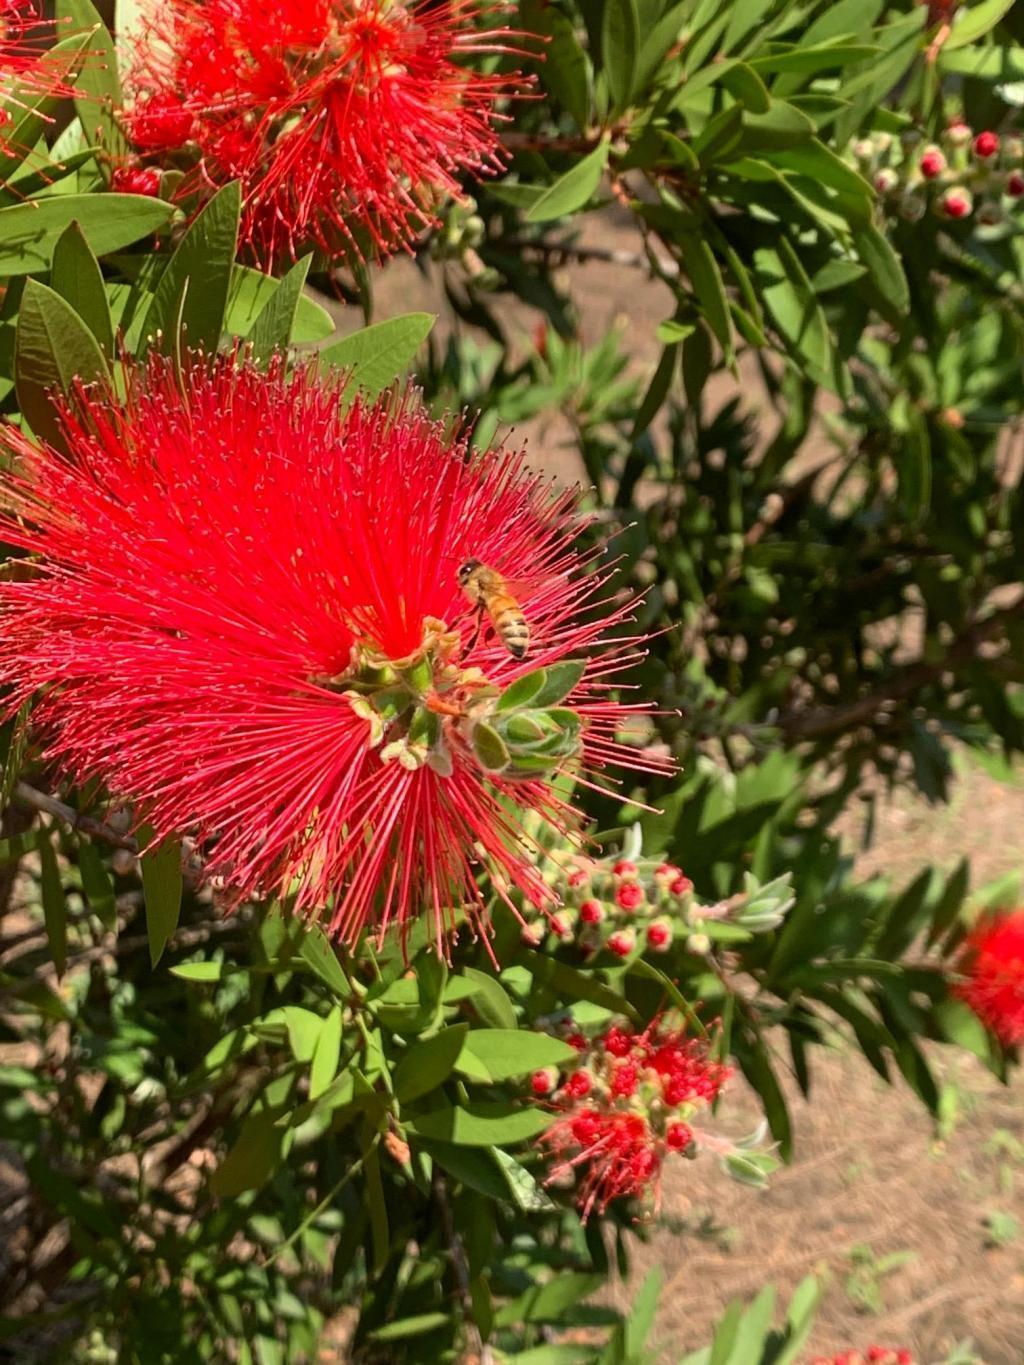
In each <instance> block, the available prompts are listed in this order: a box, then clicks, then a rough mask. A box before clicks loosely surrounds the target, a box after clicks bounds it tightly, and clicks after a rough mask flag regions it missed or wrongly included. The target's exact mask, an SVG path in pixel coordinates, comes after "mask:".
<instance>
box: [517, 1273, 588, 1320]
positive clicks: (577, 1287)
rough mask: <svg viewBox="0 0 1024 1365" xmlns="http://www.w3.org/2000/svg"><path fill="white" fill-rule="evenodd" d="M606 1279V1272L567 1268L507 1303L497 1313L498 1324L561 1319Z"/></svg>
mask: <svg viewBox="0 0 1024 1365" xmlns="http://www.w3.org/2000/svg"><path fill="white" fill-rule="evenodd" d="M604 1282H605V1281H604V1276H603V1275H594V1274H589V1275H588V1274H584V1273H582V1272H580V1271H575V1272H569V1273H568V1274H567V1273H565V1272H564V1271H563V1272H562V1273H561V1274H560V1275H556V1276H555V1277H554V1279H551V1280H548V1282H547V1283H546V1284H539V1285H535V1286H534V1287H533V1288H531V1289H528V1290H527V1291H526V1293H525V1294H520V1296H519V1298H517V1299H513V1300H512V1302H511V1303H506V1304H503V1305H502V1306H501V1308H499V1309H498V1311H497V1313H495V1315H494V1323H495V1326H496V1327H513V1326H515V1324H516V1323H520V1322H557V1321H558V1320H559V1318H561V1317H563V1316H564V1315H565V1313H566V1311H567V1310H568V1309H570V1308H573V1307H575V1306H576V1304H578V1303H579V1302H580V1301H581V1300H582V1299H586V1298H589V1297H590V1295H591V1294H596V1293H597V1291H598V1290H599V1289H600V1288H601V1287H602V1286H603V1285H604Z"/></svg>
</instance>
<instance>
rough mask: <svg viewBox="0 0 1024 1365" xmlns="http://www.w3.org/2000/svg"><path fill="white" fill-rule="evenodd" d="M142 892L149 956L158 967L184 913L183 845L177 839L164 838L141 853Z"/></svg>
mask: <svg viewBox="0 0 1024 1365" xmlns="http://www.w3.org/2000/svg"><path fill="white" fill-rule="evenodd" d="M142 892H143V896H144V897H145V901H146V932H147V934H148V935H149V957H150V961H151V963H152V965H153V966H154V967H155V966H156V964H157V963H158V962H159V961H160V958H161V957H162V956H163V951H164V949H165V948H166V947H167V941H168V939H169V938H170V937H171V935H172V934H173V933H174V931H175V929H177V927H178V916H179V915H180V914H181V893H182V877H181V844H180V843H179V842H178V841H177V840H176V839H165V840H164V842H163V843H162V844H160V845H158V846H157V847H156V848H146V850H145V851H144V853H143V854H142Z"/></svg>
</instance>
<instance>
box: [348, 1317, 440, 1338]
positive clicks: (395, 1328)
mask: <svg viewBox="0 0 1024 1365" xmlns="http://www.w3.org/2000/svg"><path fill="white" fill-rule="evenodd" d="M450 1321H451V1319H450V1318H449V1317H448V1314H447V1313H417V1314H415V1315H414V1316H413V1317H411V1318H398V1319H396V1320H395V1321H394V1322H389V1323H386V1324H385V1326H383V1327H378V1328H377V1329H376V1330H375V1331H373V1332H368V1333H367V1338H368V1340H370V1341H401V1340H403V1339H404V1338H406V1337H422V1336H424V1335H426V1333H428V1332H434V1331H436V1330H437V1329H438V1328H439V1327H447V1326H448V1324H449V1322H450Z"/></svg>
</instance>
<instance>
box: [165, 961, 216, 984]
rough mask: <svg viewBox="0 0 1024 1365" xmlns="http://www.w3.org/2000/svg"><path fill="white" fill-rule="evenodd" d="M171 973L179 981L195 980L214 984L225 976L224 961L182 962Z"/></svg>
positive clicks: (200, 982) (199, 982) (198, 982)
mask: <svg viewBox="0 0 1024 1365" xmlns="http://www.w3.org/2000/svg"><path fill="white" fill-rule="evenodd" d="M171 975H172V976H176V977H177V978H178V980H179V981H194V982H196V983H197V984H201V985H212V984H213V983H214V982H216V981H220V980H222V979H223V976H224V963H223V962H182V963H179V965H178V966H177V967H172V968H171Z"/></svg>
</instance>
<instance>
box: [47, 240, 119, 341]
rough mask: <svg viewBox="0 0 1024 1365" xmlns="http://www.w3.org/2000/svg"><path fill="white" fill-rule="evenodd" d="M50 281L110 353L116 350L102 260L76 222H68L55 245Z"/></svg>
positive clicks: (55, 290)
mask: <svg viewBox="0 0 1024 1365" xmlns="http://www.w3.org/2000/svg"><path fill="white" fill-rule="evenodd" d="M50 285H51V287H52V289H53V290H54V292H55V293H57V294H59V295H60V296H61V298H62V299H63V300H64V301H65V303H69V304H70V305H71V307H72V308H73V309H74V310H75V312H76V313H77V314H78V316H79V317H80V318H81V319H82V321H83V322H84V323H85V325H86V326H87V327H88V328H89V330H90V332H92V334H93V336H94V337H95V338H96V340H97V341H98V342H99V344H100V346H101V347H102V348H103V351H104V353H105V354H106V355H107V356H112V355H113V353H114V324H113V321H112V320H111V316H110V304H109V303H108V302H107V291H106V287H105V286H104V283H103V272H102V271H101V270H100V263H99V261H97V259H96V257H95V256H94V255H93V252H92V248H91V247H90V245H89V243H88V242H87V241H86V240H85V235H84V234H83V232H82V229H81V228H80V227H79V226H78V224H77V223H69V224H68V226H67V228H66V229H65V231H64V232H62V233H61V235H60V237H59V238H58V239H57V245H56V246H55V247H54V249H53V268H52V271H51V274H50Z"/></svg>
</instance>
